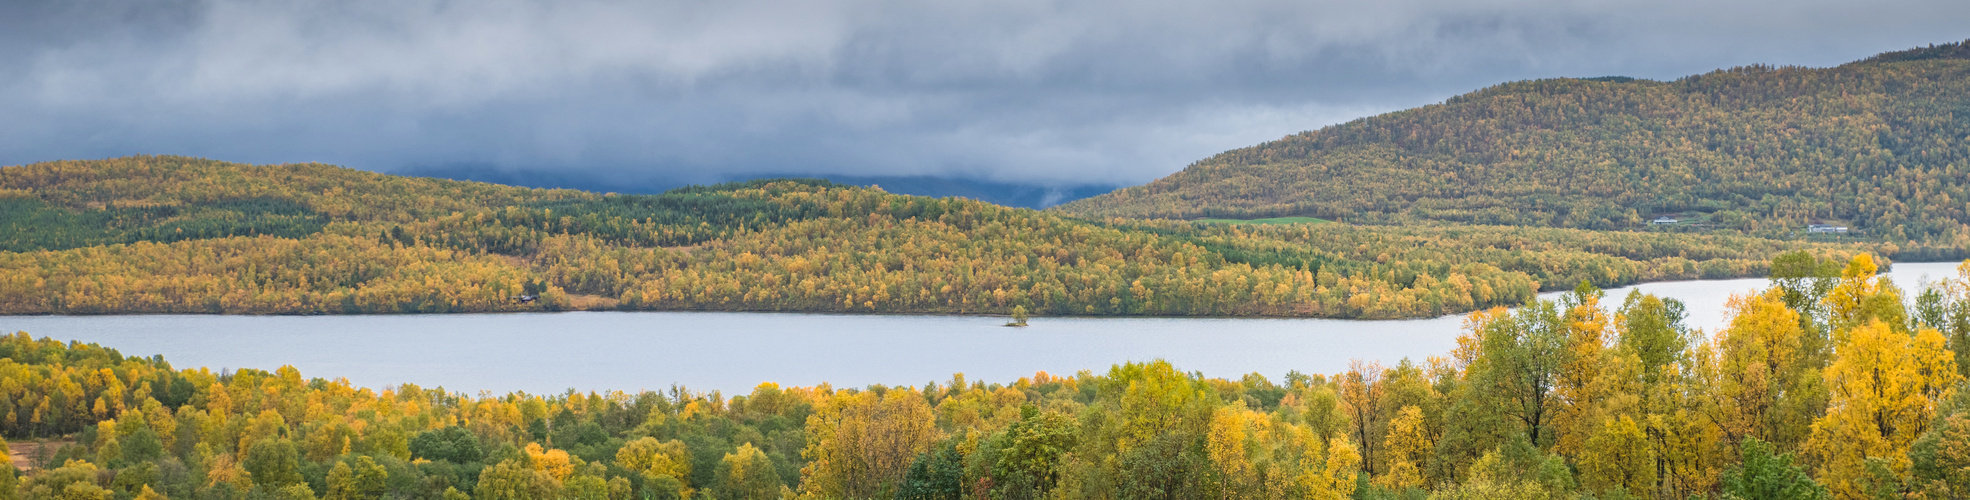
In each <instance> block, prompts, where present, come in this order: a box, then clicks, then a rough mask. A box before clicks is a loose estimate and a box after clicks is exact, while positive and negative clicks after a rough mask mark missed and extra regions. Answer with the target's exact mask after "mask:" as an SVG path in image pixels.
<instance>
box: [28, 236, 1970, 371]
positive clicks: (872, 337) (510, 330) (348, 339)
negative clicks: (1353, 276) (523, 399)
mask: <svg viewBox="0 0 1970 500" xmlns="http://www.w3.org/2000/svg"><path fill="white" fill-rule="evenodd" d="M1954 267H1955V264H1953V263H1917V264H1907V263H1904V264H1897V265H1896V266H1895V268H1894V271H1893V272H1891V273H1890V274H1889V275H1890V277H1891V278H1893V279H1894V280H1895V281H1896V283H1898V284H1900V285H1901V286H1902V287H1903V288H1905V289H1909V290H1913V289H1915V287H1916V284H1917V283H1919V282H1926V281H1934V280H1936V279H1940V278H1944V277H1948V276H1952V275H1953V274H1954ZM1765 284H1766V281H1765V280H1762V279H1745V280H1716V281H1683V282H1669V283H1652V284H1645V285H1639V286H1637V287H1633V288H1637V289H1640V290H1642V291H1643V292H1645V293H1654V294H1657V295H1662V296H1666V297H1674V298H1677V299H1681V300H1683V301H1684V302H1685V303H1687V304H1688V305H1689V313H1690V316H1689V324H1690V326H1692V327H1695V328H1704V329H1706V330H1711V331H1714V330H1716V329H1717V328H1718V327H1720V326H1721V325H1722V324H1723V322H1724V316H1723V315H1724V307H1723V306H1724V300H1725V299H1726V298H1727V297H1729V296H1730V295H1731V294H1734V293H1743V292H1747V291H1751V290H1754V289H1757V288H1761V287H1763V286H1765ZM1627 293H1628V289H1626V288H1624V289H1616V290H1610V291H1609V292H1608V295H1609V297H1608V300H1609V301H1610V303H1611V305H1618V304H1619V303H1620V300H1621V297H1622V296H1624V295H1626V294H1627ZM1910 295H1913V293H1911V294H1910ZM1004 322H1005V320H1004V319H1003V318H991V317H975V316H853V315H815V314H780V313H681V312H569V313H529V314H452V315H404V316H211V315H157V316H0V331H15V330H25V331H28V332H29V333H32V334H34V335H35V336H37V337H41V336H51V337H55V338H58V339H76V340H82V341H85V342H99V343H102V344H104V345H107V346H110V347H114V348H117V349H120V350H122V351H123V352H124V353H125V354H135V355H150V354H163V355H164V356H165V358H166V359H169V360H171V361H172V362H173V363H174V364H175V365H176V366H179V367H192V366H211V367H215V368H218V367H234V368H237V367H252V368H263V369H272V368H275V367H278V366H279V365H281V364H292V365H294V366H295V367H297V368H300V369H301V372H302V374H303V375H306V376H315V377H336V376H346V377H348V378H349V379H350V381H351V382H354V383H356V384H358V385H363V386H370V387H380V386H386V385H395V384H399V383H405V382H410V383H417V384H419V385H424V386H426V387H430V386H438V385H442V386H444V387H445V388H447V389H451V390H454V391H465V392H478V391H481V390H489V391H494V392H505V391H508V390H526V391H531V392H547V393H552V392H560V391H562V390H565V389H568V388H578V389H581V390H584V391H586V390H608V389H623V390H637V389H663V388H667V387H669V386H670V385H671V384H683V385H685V386H687V387H690V388H693V389H698V390H711V389H717V390H722V391H725V392H728V393H730V392H735V391H737V392H744V391H748V390H749V389H750V388H751V387H752V386H753V385H755V384H757V383H759V382H762V381H772V382H778V383H780V384H781V385H812V384H816V383H820V382H823V381H827V382H832V383H834V384H835V385H836V386H862V385H867V384H874V383H884V384H910V385H921V384H923V383H925V382H929V381H933V380H935V381H945V380H949V379H950V376H951V374H952V373H955V372H963V373H965V374H966V376H967V377H968V378H969V379H971V380H985V381H994V382H1005V381H1010V380H1012V379H1015V378H1018V377H1021V376H1025V375H1030V374H1032V373H1033V372H1034V371H1038V370H1046V371H1049V372H1053V373H1072V372H1075V371H1079V370H1083V369H1090V370H1096V371H1102V370H1106V369H1107V367H1108V366H1109V365H1111V364H1114V363H1119V362H1123V361H1130V360H1138V361H1140V360H1150V359H1156V358H1163V359H1168V360H1170V361H1171V362H1172V363H1175V364H1176V365H1177V367H1178V368H1180V369H1183V370H1191V371H1201V372H1203V373H1204V374H1206V375H1209V376H1215V377H1233V378H1235V377H1237V376H1239V375H1241V374H1245V373H1251V372H1258V373H1261V374H1265V375H1266V376H1268V377H1272V378H1273V379H1275V380H1277V379H1279V377H1280V376H1281V375H1284V374H1285V373H1286V372H1288V371H1290V370H1299V371H1302V372H1307V373H1333V372H1337V371H1341V370H1344V369H1345V368H1346V365H1347V362H1348V360H1350V359H1357V358H1358V359H1368V360H1379V361H1382V362H1384V363H1391V364H1392V363H1394V362H1396V361H1398V360H1400V359H1402V358H1405V357H1407V358H1412V359H1417V360H1421V359H1422V358H1424V357H1427V356H1431V355H1441V354H1444V353H1447V352H1449V351H1450V349H1451V348H1452V347H1454V346H1455V344H1456V342H1455V338H1456V335H1457V332H1458V330H1459V328H1460V327H1461V325H1462V323H1463V318H1462V317H1461V316H1449V317H1443V318H1435V319H1421V320H1393V321H1353V320H1332V319H1187V318H1044V317H1042V318H1035V319H1034V320H1033V323H1032V326H1030V327H1027V328H1005V327H1001V326H999V325H1000V324H1003V323H1004Z"/></svg>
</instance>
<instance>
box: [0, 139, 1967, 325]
mask: <svg viewBox="0 0 1970 500" xmlns="http://www.w3.org/2000/svg"><path fill="white" fill-rule="evenodd" d="M0 229H5V230H4V231H0V314H48V313H61V314H102V313H254V314H266V313H274V314H324V313H409V312H418V313H432V312H467V311H528V310H568V309H627V310H724V311H811V312H854V313H959V314H980V313H986V314H1005V313H1007V312H1008V311H1010V310H1011V309H1012V308H1015V307H1018V308H1023V309H1025V310H1028V311H1031V312H1032V313H1033V314H1045V315H1169V316H1231V315H1237V316H1296V317H1340V318H1402V317H1428V316H1440V315H1444V314H1452V313H1463V312H1468V311H1474V310H1479V309H1485V308H1489V307H1494V306H1501V305H1506V306H1509V305H1517V304H1520V303H1523V302H1524V301H1525V300H1526V299H1528V298H1530V297H1532V296H1533V295H1534V294H1536V293H1538V292H1540V291H1542V290H1543V291H1553V290H1565V289H1570V288H1571V287H1572V284H1574V283H1579V282H1581V281H1587V282H1589V283H1592V284H1594V285H1595V286H1601V287H1614V286H1622V285H1628V284H1633V283H1637V282H1643V281H1661V280H1675V279H1697V278H1728V277H1747V276H1760V275H1763V274H1765V273H1766V272H1767V271H1768V266H1767V264H1766V262H1767V261H1768V260H1769V259H1771V258H1772V257H1774V256H1776V255H1778V254H1780V253H1783V252H1788V251H1795V250H1804V251H1809V252H1811V253H1813V254H1815V255H1818V256H1821V257H1827V258H1844V257H1846V256H1851V255H1856V254H1859V253H1873V254H1878V255H1883V256H1887V257H1891V258H1897V259H1904V260H1907V259H1921V258H1925V257H1927V258H1931V259H1933V258H1934V257H1935V256H1936V255H1938V253H1939V252H1941V253H1947V251H1946V249H1947V248H1949V247H1946V246H1945V247H1935V246H1925V245H1924V244H1921V243H1919V242H1896V241H1889V240H1882V239H1851V238H1850V239H1844V240H1838V241H1834V240H1827V241H1819V240H1809V239H1784V238H1761V237H1756V236H1750V235H1745V234H1737V233H1732V232H1711V233H1703V234H1690V233H1650V232H1639V231H1593V230H1583V229H1568V228H1542V227H1525V226H1483V225H1410V226H1367V225H1351V224H1285V225H1249V224H1224V223H1211V222H1185V221H1173V220H1143V219H1103V220H1086V219H1076V218H1071V217H1066V216H1062V215H1059V214H1055V213H1052V212H1043V211H1033V210H1027V209H1015V208H1007V207H1002V206H997V205H992V204H987V203H982V202H977V201H971V200H966V199H962V198H927V197H918V196H903V195H893V194H888V193H885V192H883V191H881V190H880V189H875V188H866V187H855V186H845V185H838V184H833V183H829V182H827V181H816V180H800V179H785V180H759V181H751V182H744V183H733V184H722V185H715V186H698V187H688V188H682V189H677V190H673V191H670V192H666V193H663V194H659V195H617V194H598V193H589V192H581V191H569V190H546V189H529V188H519V187H511V186H500V185H494V184H484V183H475V182H460V181H449V180H440V179H429V178H413V177H397V176H389V175H383V174H376V173H370V172H363V171H358V170H351V169H346V168H340V167H333V166H327V165H317V164H298V165H243V164H235V163H226V162H219V161H212V160H203V159H196V158H184V157H170V156H139V157H126V158H116V159H109V160H97V161H60V162H48V163H37V164H31V165H23V166H15V167H5V168H0Z"/></svg>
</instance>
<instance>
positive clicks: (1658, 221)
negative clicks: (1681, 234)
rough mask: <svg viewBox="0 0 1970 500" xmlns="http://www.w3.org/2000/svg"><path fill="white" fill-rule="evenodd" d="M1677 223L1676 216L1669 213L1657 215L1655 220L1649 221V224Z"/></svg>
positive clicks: (1665, 224)
mask: <svg viewBox="0 0 1970 500" xmlns="http://www.w3.org/2000/svg"><path fill="white" fill-rule="evenodd" d="M1675 223H1676V218H1675V217H1670V216H1667V215H1664V216H1661V217H1656V218H1655V220H1652V221H1649V225H1651V226H1667V225H1670V224H1675Z"/></svg>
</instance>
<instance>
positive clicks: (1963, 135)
mask: <svg viewBox="0 0 1970 500" xmlns="http://www.w3.org/2000/svg"><path fill="white" fill-rule="evenodd" d="M1965 179H1970V43H1955V44H1946V45H1940V46H1932V47H1928V48H1922V49H1915V50H1909V51H1903V52H1893V53H1887V54H1882V55H1880V56H1876V57H1873V58H1870V59H1867V60H1863V61H1858V62H1854V63H1850V64H1846V65H1842V66H1838V67H1833V68H1803V67H1769V66H1751V67H1742V68H1734V69H1729V70H1720V71H1716V72H1712V73H1708V74H1703V75H1697V76H1690V77H1686V78H1682V79H1678V80H1675V81H1670V82H1657V81H1647V80H1635V79H1627V78H1596V79H1566V78H1562V79H1551V80H1536V81H1523V82H1513V83H1506V84H1502V85H1498V86H1494V87H1491V88H1487V89H1484V90H1480V91H1477V92H1473V93H1470V94H1466V95H1462V96H1457V97H1454V98H1451V99H1450V100H1448V101H1446V102H1444V103H1442V104H1437V105H1431V106H1424V107H1421V108H1416V109H1410V110H1406V111H1399V112H1395V113H1389V114H1385V115H1381V116H1374V117H1369V118H1363V119H1360V120H1355V121H1352V122H1348V123H1344V124H1340V125H1335V126H1331V127H1326V128H1323V129H1320V130H1315V131H1309V132H1304V133H1300V134H1296V135H1291V136H1287V137H1285V138H1283V139H1280V140H1277V141H1272V142H1268V143H1264V144H1260V145H1257V146H1253V147H1249V148H1243V149H1237V150H1232V151H1228V152H1225V153H1223V154H1220V155H1217V156H1215V157H1212V158H1208V159H1205V160H1202V161H1199V162H1197V163H1195V164H1192V165H1191V166H1189V167H1188V168H1186V169H1184V170H1183V171H1181V172H1178V173H1176V174H1173V175H1171V176H1169V177H1166V178H1163V179H1160V180H1157V181H1155V182H1152V183H1149V184H1147V185H1143V186H1137V187H1131V188H1125V189H1122V190H1118V191H1116V192H1114V193H1110V194H1107V195H1102V196H1097V197H1094V198H1089V199H1085V200H1080V201H1076V202H1072V203H1069V204H1066V205H1063V206H1061V207H1058V208H1056V210H1060V211H1063V212H1065V213H1071V214H1076V215H1079V216H1084V217H1111V216H1118V217H1171V218H1198V217H1230V218H1255V217H1277V216H1286V215H1304V216H1312V217H1321V218H1327V219H1334V220H1339V221H1343V222H1348V223H1354V224H1413V223H1418V222H1430V221H1437V222H1453V223H1465V224H1502V225H1526V226H1543V227H1572V228H1591V229H1642V228H1646V227H1647V222H1648V221H1649V220H1651V219H1653V218H1654V217H1656V216H1657V215H1662V214H1677V215H1681V216H1682V218H1683V219H1685V220H1689V219H1696V220H1701V221H1704V223H1705V224H1707V225H1708V226H1709V227H1711V228H1729V229H1736V230H1740V231H1744V232H1746V233H1748V234H1756V235H1767V236H1776V235H1783V234H1790V233H1794V232H1799V231H1802V230H1803V229H1804V226H1805V225H1807V224H1809V223H1816V222H1825V223H1834V224H1841V225H1851V226H1853V227H1854V228H1856V229H1857V230H1860V231H1864V232H1866V233H1868V234H1870V235H1873V236H1876V237H1884V238H1889V239H1893V240H1896V241H1907V240H1916V241H1925V242H1935V243H1939V244H1947V245H1952V246H1954V247H1955V248H1970V226H1967V225H1966V224H1970V182H1966V181H1965ZM1956 258H1962V257H1961V256H1958V257H1956Z"/></svg>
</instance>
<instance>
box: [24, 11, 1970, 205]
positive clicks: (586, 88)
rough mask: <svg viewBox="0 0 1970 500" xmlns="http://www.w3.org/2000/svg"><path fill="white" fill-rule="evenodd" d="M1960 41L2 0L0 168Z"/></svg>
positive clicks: (875, 161) (762, 164) (671, 171)
mask: <svg viewBox="0 0 1970 500" xmlns="http://www.w3.org/2000/svg"><path fill="white" fill-rule="evenodd" d="M1965 38H1970V2H1966V1H1964V0H1873V1H1855V0H1768V1H1740V2H1728V1H1718V0H1648V1H1592V0H1586V1H1563V0H1355V1H1330V0H1213V1H1189V2H1175V1H1163V0H1084V1H1053V0H777V1H761V0H639V1H610V0H600V1H590V0H332V1H331V0H320V1H317V0H125V1H103V0H5V1H4V2H0V164H6V165H13V164H20V163H27V162H35V161H43V160H53V159H85V158H101V157H109V156H120V155H127V154H138V153H151V154H183V155H194V156H204V157H210V158H215V159H222V160H230V161H241V162H252V163H284V162H304V161H319V162H327V163H334V164H340V165H346V166H351V167H356V168H363V169H368V170H378V171H406V170H413V169H428V168H434V167H444V168H483V169H496V170H500V169H503V170H526V171H566V172H577V173H587V174H601V175H607V176H611V177H612V178H620V179H625V180H636V179H678V180H687V181H691V180H713V179H719V178H731V177H743V176H747V175H757V174H765V173H774V174H839V175H865V176H867V175H938V176H953V177H964V178H972V179H980V180H990V181H1002V182H1023V183H1037V184H1052V185H1070V184H1084V183H1101V184H1134V183H1140V182H1145V181H1148V180H1151V179H1154V178H1157V177H1160V176H1163V175H1166V174H1169V173H1171V172H1174V171H1177V170H1179V169H1181V168H1183V166H1184V165H1186V164H1189V163H1190V162H1192V161H1195V160H1197V159H1200V158H1203V157H1205V156H1209V155H1211V154H1214V153H1217V152H1220V151H1223V150H1226V149H1230V148H1236V147H1241V146H1246V145H1250V144H1254V143H1257V142H1260V141H1264V140H1269V139H1274V138H1278V137H1280V136H1283V135H1287V134H1291V133H1295V132H1299V131H1303V130H1309V129H1315V128H1319V127H1321V126H1324V125H1330V124H1334V123H1339V122H1342V121H1346V120H1350V119H1353V118H1359V117H1362V116H1368V115H1372V114H1376V113H1380V112H1386V111H1392V110H1396V109H1402V108H1407V107H1413V106H1418V105H1423V104H1428V103H1432V102H1438V101H1441V100H1443V99H1444V98H1446V97H1449V96H1451V95H1455V94H1459V93H1463V92H1467V91H1470V90H1474V89H1477V88H1481V87H1484V86H1487V85H1490V84H1494V83H1498V82H1501V81H1506V80H1518V79H1527V78H1542V77H1553V76H1579V77H1592V76H1604V75H1626V76H1635V77H1645V78H1657V79H1668V78H1675V77H1678V76H1683V75H1687V74H1692V73H1701V72H1705V71H1709V70H1711V69H1715V68H1719V67H1729V66H1736V65H1745V64H1754V63H1766V64H1777V65H1808V66H1830V65H1835V64H1839V63H1842V62H1846V61H1850V60H1854V59H1859V58H1862V57H1866V56H1869V55H1872V54H1875V53H1879V52H1883V51H1888V50H1897V49H1903V48H1908V47H1913V46H1918V45H1926V44H1930V43H1943V42H1951V41H1958V40H1962V39H1965Z"/></svg>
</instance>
